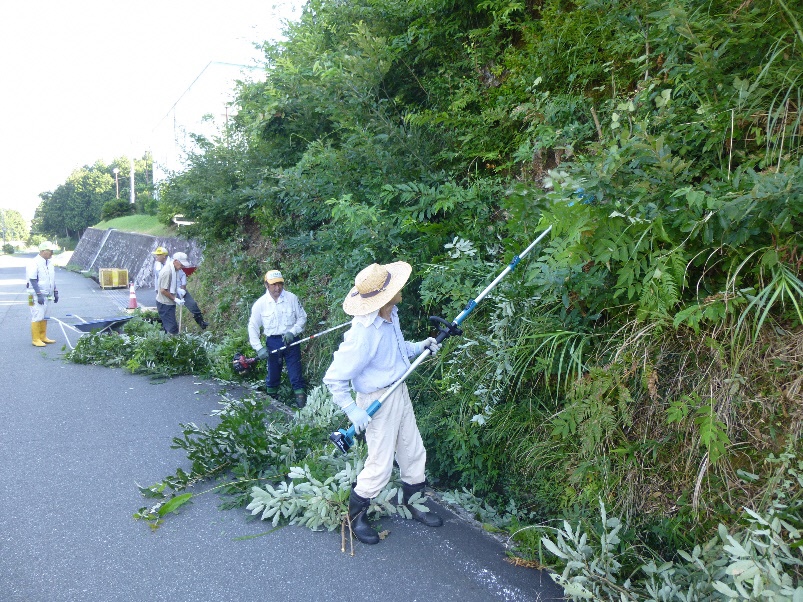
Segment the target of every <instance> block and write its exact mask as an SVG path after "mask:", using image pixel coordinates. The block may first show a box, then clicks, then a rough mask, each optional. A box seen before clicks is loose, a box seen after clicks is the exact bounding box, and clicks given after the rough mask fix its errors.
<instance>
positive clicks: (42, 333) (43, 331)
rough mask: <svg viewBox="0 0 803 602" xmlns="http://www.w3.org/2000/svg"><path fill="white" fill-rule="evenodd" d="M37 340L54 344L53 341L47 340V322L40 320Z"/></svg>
mask: <svg viewBox="0 0 803 602" xmlns="http://www.w3.org/2000/svg"><path fill="white" fill-rule="evenodd" d="M39 339H40V340H41V341H42V342H43V343H55V342H56V341H54V340H53V339H48V338H47V320H42V321H41V322H39Z"/></svg>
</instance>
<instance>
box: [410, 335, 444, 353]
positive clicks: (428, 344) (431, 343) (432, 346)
mask: <svg viewBox="0 0 803 602" xmlns="http://www.w3.org/2000/svg"><path fill="white" fill-rule="evenodd" d="M416 345H418V346H419V349H421V351H419V353H421V352H422V351H424V349H429V352H430V353H431V354H432V355H435V354H436V353H438V351H440V349H441V346H440V344H439V343H438V341H436V340H435V338H434V337H429V338H428V339H424V340H423V341H419V342H418V343H416Z"/></svg>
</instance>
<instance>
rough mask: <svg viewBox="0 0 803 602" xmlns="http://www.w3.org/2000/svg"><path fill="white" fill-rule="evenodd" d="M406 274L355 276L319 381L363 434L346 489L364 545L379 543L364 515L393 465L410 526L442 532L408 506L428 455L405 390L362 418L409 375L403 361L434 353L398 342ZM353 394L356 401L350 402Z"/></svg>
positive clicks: (406, 268)
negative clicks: (343, 322)
mask: <svg viewBox="0 0 803 602" xmlns="http://www.w3.org/2000/svg"><path fill="white" fill-rule="evenodd" d="M411 271H412V268H411V267H410V264H408V263H405V262H404V261H397V262H395V263H390V264H387V265H379V264H376V263H374V264H371V265H369V266H368V267H367V268H365V269H364V270H362V271H361V272H360V273H359V274H357V277H356V278H355V279H354V284H355V286H354V288H352V289H351V291H350V292H349V293H348V295H346V299H345V301H343V310H344V311H345V312H346V313H347V314H349V315H351V316H354V319H353V320H352V323H351V328H350V329H349V330H348V331H347V332H346V334H345V335H343V342H342V343H341V344H340V347H339V348H338V350H337V351H335V354H334V360H333V361H332V364H331V365H330V366H329V369H328V370H327V371H326V374H325V375H324V378H323V382H324V383H325V384H326V386H327V387H328V388H329V390H330V391H331V393H332V397H333V399H334V402H335V403H336V404H337V405H338V406H339V407H340V408H341V409H342V410H343V412H345V414H346V415H347V416H348V418H349V420H350V421H351V423H352V424H353V425H354V430H355V432H356V433H357V434H359V433H361V432H363V431H365V441H366V443H367V445H368V457H367V458H366V459H365V465H364V468H363V469H362V471H361V472H360V474H359V475H357V482H356V483H354V485H353V486H352V489H351V495H350V497H349V519H350V520H351V528H352V531H353V532H354V534H355V535H356V536H357V539H359V540H360V541H361V542H363V543H367V544H375V543H378V542H379V535H378V534H377V532H376V530H375V529H373V528H372V527H371V525H370V524H369V523H368V518H367V513H368V508H369V506H370V504H371V498H373V497H376V495H377V494H379V492H380V491H382V489H383V488H384V487H385V485H387V484H388V481H389V480H390V476H391V472H392V470H393V461H394V458H395V460H396V462H397V463H398V465H399V473H400V475H401V480H402V490H403V503H404V504H405V505H406V506H407V508H408V509H409V510H410V513H411V514H412V516H413V518H414V519H416V520H418V521H420V522H422V523H424V524H425V525H427V526H428V527H440V526H441V525H442V524H443V521H442V520H441V518H440V517H439V516H438V515H437V514H435V513H434V512H431V511H430V512H424V511H421V510H419V509H418V508H416V507H415V506H413V505H411V504H408V502H409V501H410V498H411V497H412V496H413V495H415V494H417V493H418V494H421V496H423V492H424V487H425V486H426V480H425V474H424V467H425V464H426V459H427V452H426V450H425V449H424V443H423V441H422V440H421V434H420V433H419V432H418V425H417V424H416V421H415V415H414V414H413V406H412V403H411V401H410V394H409V392H408V390H407V385H406V384H405V383H402V384H401V386H399V387H398V388H397V389H396V390H395V391H394V392H393V393H392V394H391V395H390V396H389V397H388V398H387V399H386V400H385V401H384V403H383V404H382V408H381V409H380V410H379V411H378V412H377V413H376V414H375V415H374V416H373V418H372V417H370V416H369V415H368V413H367V412H366V411H365V408H367V407H368V406H369V405H370V404H371V403H372V402H373V401H374V400H376V399H378V398H379V397H381V396H382V394H383V392H384V391H385V390H386V389H387V388H388V387H389V386H390V385H392V384H393V383H394V382H395V381H397V380H398V379H399V378H400V377H401V376H402V375H403V374H404V373H405V372H406V371H407V369H408V368H409V367H410V360H409V358H412V357H415V356H418V355H420V354H421V353H422V352H423V351H424V349H429V350H430V352H431V353H432V354H435V353H437V351H438V349H439V348H440V345H439V344H438V343H437V342H436V340H435V339H434V338H432V337H429V338H427V339H425V340H423V341H420V342H418V343H408V342H407V341H405V340H404V336H403V335H402V332H401V328H400V327H399V315H398V309H397V307H396V306H397V305H398V304H399V303H400V302H401V299H402V294H401V290H402V287H403V286H404V284H405V283H406V282H407V279H408V278H409V277H410V272H411ZM351 389H354V391H356V393H357V396H356V401H355V400H354V399H352V396H351ZM416 500H419V498H416ZM416 500H414V502H415V505H416V506H420V505H422V502H423V498H421V499H420V501H416Z"/></svg>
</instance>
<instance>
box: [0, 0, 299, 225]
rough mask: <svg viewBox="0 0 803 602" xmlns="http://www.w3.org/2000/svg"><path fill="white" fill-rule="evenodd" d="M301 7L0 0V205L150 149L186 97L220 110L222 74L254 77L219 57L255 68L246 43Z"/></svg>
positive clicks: (198, 1) (19, 206)
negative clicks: (79, 172)
mask: <svg viewBox="0 0 803 602" xmlns="http://www.w3.org/2000/svg"><path fill="white" fill-rule="evenodd" d="M304 3H305V2H304V1H303V0H262V1H260V0H226V1H225V2H219V1H213V0H192V1H189V0H138V1H137V2H133V1H130V0H129V1H119V0H111V1H109V0H12V2H8V3H4V7H3V14H2V17H0V82H2V84H0V89H1V90H2V91H1V92H0V137H1V138H2V140H0V175H2V188H0V208H2V209H14V210H17V211H19V212H20V213H21V214H22V216H23V218H25V219H26V220H30V219H31V218H32V217H33V215H34V211H35V209H36V207H37V206H38V205H39V203H40V199H39V193H40V192H45V191H52V190H54V189H55V188H56V187H57V186H59V185H60V184H62V183H64V182H65V181H66V180H67V177H68V176H69V175H70V173H71V172H72V171H74V170H75V169H79V168H80V167H83V166H84V165H91V164H93V163H94V162H95V161H96V160H99V159H100V160H103V161H105V162H107V163H108V162H110V161H112V160H113V159H114V158H117V157H121V156H127V157H130V156H132V155H134V156H136V157H141V156H142V155H143V154H144V152H145V151H146V150H151V151H153V150H154V148H153V144H154V141H153V140H154V138H155V137H156V135H157V134H158V132H159V131H160V130H164V129H165V128H166V127H167V128H168V129H170V130H171V131H173V130H174V129H175V128H174V123H175V122H176V120H175V119H174V117H176V119H180V118H181V116H182V110H183V109H189V104H190V102H191V100H192V102H193V103H196V104H197V103H200V102H202V99H201V98H200V97H202V96H203V97H205V99H206V105H207V106H206V107H205V108H204V110H203V111H202V112H205V113H220V114H224V113H225V108H224V105H225V100H227V99H228V98H230V92H231V88H230V87H229V85H228V82H229V81H231V80H233V79H243V78H248V77H250V78H253V77H259V75H258V73H259V72H254V71H249V70H248V69H241V68H239V67H231V66H228V65H225V64H224V63H230V64H237V65H247V66H252V67H253V66H256V65H257V64H258V62H259V61H260V59H261V52H260V51H258V50H257V49H255V48H254V43H259V42H261V41H263V40H265V39H276V38H278V37H279V36H280V35H281V31H282V22H283V21H284V20H287V19H289V20H295V19H296V18H298V16H299V15H300V12H301V7H302V6H303V5H304ZM210 63H212V64H211V65H210ZM199 76H200V77H199ZM196 80H197V81H196ZM194 81H195V84H194V85H193V86H192V87H191V84H193V82H194ZM221 88H226V89H221ZM177 103H178V104H177ZM174 105H176V106H175V108H173V107H174ZM171 109H172V111H171ZM187 113H188V110H184V111H183V114H184V116H185V119H186V115H187Z"/></svg>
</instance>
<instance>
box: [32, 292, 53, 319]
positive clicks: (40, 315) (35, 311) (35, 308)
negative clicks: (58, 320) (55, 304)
mask: <svg viewBox="0 0 803 602" xmlns="http://www.w3.org/2000/svg"><path fill="white" fill-rule="evenodd" d="M51 303H52V301H51V300H50V299H49V298H48V296H47V295H45V302H44V304H43V305H39V303H37V301H36V293H34V294H33V305H31V322H41V321H42V320H46V319H47V314H48V311H47V310H48V309H50V304H51Z"/></svg>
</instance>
